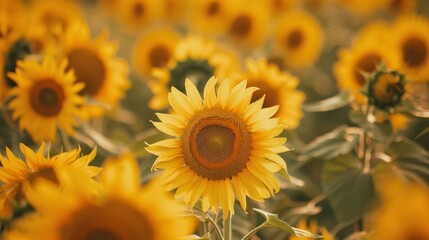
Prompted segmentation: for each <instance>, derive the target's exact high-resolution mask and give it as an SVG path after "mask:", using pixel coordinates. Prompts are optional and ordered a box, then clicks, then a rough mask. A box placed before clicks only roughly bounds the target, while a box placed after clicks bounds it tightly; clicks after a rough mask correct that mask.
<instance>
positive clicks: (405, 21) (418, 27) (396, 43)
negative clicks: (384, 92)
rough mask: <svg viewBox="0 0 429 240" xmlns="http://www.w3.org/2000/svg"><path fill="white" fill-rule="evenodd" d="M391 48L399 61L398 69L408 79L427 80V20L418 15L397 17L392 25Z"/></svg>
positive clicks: (428, 73) (428, 59)
mask: <svg viewBox="0 0 429 240" xmlns="http://www.w3.org/2000/svg"><path fill="white" fill-rule="evenodd" d="M394 29H395V30H394V36H392V38H391V39H392V42H393V43H392V44H393V46H392V50H393V51H394V53H395V55H396V57H397V58H398V61H399V63H400V70H401V71H403V72H404V73H405V74H407V75H408V78H409V79H410V80H415V81H428V79H429V78H428V75H429V21H428V20H427V19H426V18H424V17H420V16H416V15H407V16H404V17H401V18H399V19H398V20H397V21H396V23H395V26H394Z"/></svg>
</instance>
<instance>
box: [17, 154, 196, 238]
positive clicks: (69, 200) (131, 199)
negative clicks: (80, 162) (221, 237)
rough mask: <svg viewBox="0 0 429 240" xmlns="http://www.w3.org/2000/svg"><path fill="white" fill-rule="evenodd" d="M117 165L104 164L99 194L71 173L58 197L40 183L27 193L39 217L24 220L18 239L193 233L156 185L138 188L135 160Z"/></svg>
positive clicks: (126, 159) (127, 158) (126, 158)
mask: <svg viewBox="0 0 429 240" xmlns="http://www.w3.org/2000/svg"><path fill="white" fill-rule="evenodd" d="M117 160H118V161H107V162H106V163H105V165H104V167H103V171H102V173H101V185H102V187H103V190H102V191H101V194H99V195H95V196H94V195H93V194H91V192H90V190H91V188H90V187H88V186H87V185H86V184H85V182H84V181H82V178H79V177H76V176H74V175H72V174H69V175H67V174H63V176H62V177H63V178H64V179H66V180H65V182H68V183H69V185H68V186H66V187H64V191H61V192H60V191H58V190H57V189H56V188H55V187H53V186H52V184H50V183H49V182H46V181H44V182H43V181H39V182H38V183H37V185H36V186H35V188H34V189H32V190H33V191H29V192H28V194H27V195H28V199H29V201H30V203H31V204H32V205H33V206H34V208H35V209H36V211H37V212H36V214H37V215H33V216H31V219H23V220H27V221H28V220H31V221H32V222H31V224H20V226H19V227H17V228H16V229H15V232H16V234H17V235H18V236H19V235H21V237H22V238H23V239H62V240H85V239H105V240H107V239H116V240H134V239H135V240H140V239H151V240H179V239H181V237H184V236H185V235H187V234H191V233H192V231H193V227H194V224H193V221H191V219H190V218H183V217H178V215H179V214H180V213H181V210H182V206H181V205H179V204H178V203H177V202H176V201H174V200H173V199H172V197H171V196H170V195H168V194H167V193H166V192H164V191H163V190H162V188H160V185H159V183H157V182H156V181H155V180H153V181H152V182H150V183H149V184H148V185H146V186H143V187H142V186H140V179H139V173H140V171H139V169H138V166H137V163H136V161H135V159H133V158H132V157H131V156H127V155H126V156H123V157H122V158H120V159H117ZM46 226H49V228H46ZM25 234H27V235H25ZM9 235H10V236H13V234H11V233H9Z"/></svg>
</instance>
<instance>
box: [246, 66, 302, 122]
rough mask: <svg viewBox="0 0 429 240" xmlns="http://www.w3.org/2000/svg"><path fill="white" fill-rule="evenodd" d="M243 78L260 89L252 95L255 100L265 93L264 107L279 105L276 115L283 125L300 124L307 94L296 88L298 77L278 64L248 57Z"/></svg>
mask: <svg viewBox="0 0 429 240" xmlns="http://www.w3.org/2000/svg"><path fill="white" fill-rule="evenodd" d="M243 79H247V81H248V85H249V86H252V87H257V88H258V89H259V90H258V91H256V92H255V93H254V94H253V96H252V101H253V102H254V101H256V100H258V99H259V98H261V97H262V96H264V95H265V101H264V104H263V107H265V108H267V107H272V106H276V105H279V110H278V112H277V113H276V115H274V116H275V117H278V118H279V119H280V122H281V123H282V124H283V125H285V126H287V127H288V128H290V129H293V128H296V127H297V126H298V125H299V120H300V119H301V117H302V111H301V106H302V103H303V101H304V98H305V95H304V93H303V92H301V91H298V90H296V87H297V86H298V84H299V79H298V78H297V77H295V76H292V75H290V74H289V73H287V72H282V71H280V70H279V69H278V67H277V66H276V65H274V64H269V63H267V61H266V60H265V59H260V60H258V61H255V60H251V59H248V60H247V61H246V72H245V73H244V76H243Z"/></svg>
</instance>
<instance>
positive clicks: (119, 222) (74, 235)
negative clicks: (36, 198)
mask: <svg viewBox="0 0 429 240" xmlns="http://www.w3.org/2000/svg"><path fill="white" fill-rule="evenodd" d="M154 235H155V234H154V230H153V228H152V226H151V224H150V222H149V221H148V219H147V216H145V215H144V213H142V212H140V211H138V210H137V209H136V208H135V207H134V206H130V204H128V203H125V202H122V201H119V200H109V201H107V202H106V203H104V204H102V205H88V206H86V207H83V208H81V209H78V210H76V211H75V213H73V214H72V216H70V217H69V218H68V222H66V223H64V224H63V226H62V228H61V239H64V240H140V239H148V240H153V239H154Z"/></svg>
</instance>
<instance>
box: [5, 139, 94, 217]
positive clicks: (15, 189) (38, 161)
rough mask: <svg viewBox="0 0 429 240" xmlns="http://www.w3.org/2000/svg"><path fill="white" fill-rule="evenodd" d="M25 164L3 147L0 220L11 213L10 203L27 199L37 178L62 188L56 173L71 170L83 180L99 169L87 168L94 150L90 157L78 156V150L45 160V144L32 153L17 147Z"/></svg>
mask: <svg viewBox="0 0 429 240" xmlns="http://www.w3.org/2000/svg"><path fill="white" fill-rule="evenodd" d="M19 147H20V149H21V151H22V153H23V155H24V158H25V162H24V161H22V160H21V159H19V158H18V157H17V156H15V155H14V154H13V153H12V152H11V151H10V149H9V148H6V157H3V156H1V155H0V162H1V165H2V167H0V180H1V181H2V182H4V183H5V185H4V186H2V190H3V191H4V194H5V195H4V196H2V198H1V204H0V207H1V210H0V214H1V217H3V218H4V217H10V216H11V214H12V204H13V203H14V202H15V203H18V204H23V203H25V200H26V198H27V196H26V194H25V192H26V190H27V189H30V188H33V187H34V183H35V182H36V180H38V179H45V180H48V181H50V182H52V183H53V184H55V185H56V186H57V187H58V186H62V183H63V182H62V181H60V179H59V178H58V174H59V172H60V171H72V172H74V173H76V174H78V175H81V176H84V177H86V178H87V179H89V178H92V177H94V176H96V175H97V174H98V173H99V172H100V168H98V167H93V166H88V164H89V163H90V162H91V161H92V160H93V159H94V157H95V155H96V150H93V151H92V152H91V153H90V154H88V155H85V156H81V157H79V155H80V153H81V150H80V148H78V149H74V150H72V151H69V152H63V153H60V154H57V155H54V156H48V157H45V156H44V155H43V154H44V151H45V144H44V143H42V144H41V145H40V148H39V149H38V150H37V151H36V152H34V151H33V150H31V149H30V148H28V147H27V146H25V145H24V144H20V145H19ZM86 184H90V185H93V184H95V181H93V180H92V181H91V180H90V181H86Z"/></svg>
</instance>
